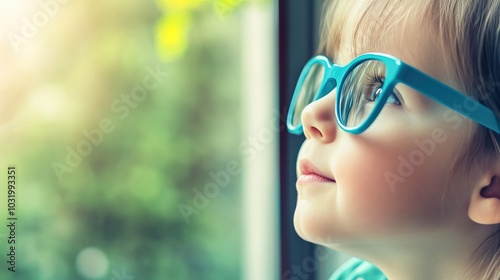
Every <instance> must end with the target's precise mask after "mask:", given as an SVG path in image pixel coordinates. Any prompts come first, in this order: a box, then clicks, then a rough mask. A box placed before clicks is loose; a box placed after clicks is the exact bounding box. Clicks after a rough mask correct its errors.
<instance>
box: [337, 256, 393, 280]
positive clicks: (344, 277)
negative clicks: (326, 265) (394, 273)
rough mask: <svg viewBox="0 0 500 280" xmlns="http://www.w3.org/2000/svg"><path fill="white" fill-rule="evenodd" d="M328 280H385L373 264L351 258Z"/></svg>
mask: <svg viewBox="0 0 500 280" xmlns="http://www.w3.org/2000/svg"><path fill="white" fill-rule="evenodd" d="M330 280H387V277H385V275H384V273H382V271H380V270H379V269H378V268H377V267H375V266H374V265H373V264H370V263H368V262H365V261H363V260H360V259H356V258H352V259H350V260H348V261H347V262H346V263H344V264H343V265H342V266H340V267H339V269H337V270H336V271H335V273H333V275H332V277H330Z"/></svg>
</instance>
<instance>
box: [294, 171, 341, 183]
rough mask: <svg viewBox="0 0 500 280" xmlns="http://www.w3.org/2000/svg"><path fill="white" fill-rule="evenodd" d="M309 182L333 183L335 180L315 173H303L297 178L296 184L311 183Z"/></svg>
mask: <svg viewBox="0 0 500 280" xmlns="http://www.w3.org/2000/svg"><path fill="white" fill-rule="evenodd" d="M311 183H335V180H332V179H330V178H327V177H323V176H321V175H318V174H315V173H311V174H303V175H300V176H299V178H297V185H303V184H311Z"/></svg>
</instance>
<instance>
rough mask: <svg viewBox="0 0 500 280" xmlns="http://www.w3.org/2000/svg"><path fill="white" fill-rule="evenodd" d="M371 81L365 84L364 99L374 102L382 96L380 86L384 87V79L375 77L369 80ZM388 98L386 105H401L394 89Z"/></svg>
mask: <svg viewBox="0 0 500 280" xmlns="http://www.w3.org/2000/svg"><path fill="white" fill-rule="evenodd" d="M370 80H371V81H370V82H368V83H367V85H366V87H365V94H364V96H365V99H366V100H367V101H369V102H375V101H376V100H377V98H378V97H379V96H380V94H382V86H383V85H384V78H383V77H380V76H379V75H376V76H375V77H372V78H371V79H370ZM394 91H395V92H392V93H391V95H390V96H389V98H387V101H386V103H390V104H393V105H401V101H400V100H399V98H398V97H397V95H398V92H397V91H396V90H395V89H394Z"/></svg>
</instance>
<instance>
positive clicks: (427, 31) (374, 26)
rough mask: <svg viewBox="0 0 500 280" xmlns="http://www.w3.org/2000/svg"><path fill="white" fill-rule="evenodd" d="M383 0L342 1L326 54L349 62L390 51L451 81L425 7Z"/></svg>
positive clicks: (423, 69) (439, 42) (431, 73)
mask: <svg viewBox="0 0 500 280" xmlns="http://www.w3.org/2000/svg"><path fill="white" fill-rule="evenodd" d="M344 2H345V3H344ZM383 2H385V1H373V2H370V3H369V4H370V5H368V4H366V3H367V1H364V0H360V1H350V2H347V1H340V3H341V4H340V6H338V7H337V8H336V11H335V13H334V14H333V15H332V16H333V20H332V22H331V27H330V34H329V38H328V40H329V41H330V44H327V46H330V47H327V49H326V50H325V52H326V55H328V56H329V57H331V58H332V59H333V60H334V62H335V63H337V64H346V63H348V62H349V61H350V60H352V59H353V58H354V57H356V56H358V55H360V54H362V53H367V52H381V53H387V54H390V55H394V56H396V57H398V58H400V59H402V60H403V61H405V62H407V63H409V64H411V65H413V66H414V67H416V68H418V69H420V70H422V71H424V72H425V73H427V74H429V75H431V76H434V77H436V78H438V79H440V80H443V81H448V80H449V79H450V77H449V75H448V72H449V71H446V67H445V65H446V61H445V56H444V54H443V51H442V44H441V41H440V39H439V36H438V33H437V29H436V28H435V27H434V26H433V25H432V23H431V22H430V21H429V20H424V17H425V15H426V14H425V13H426V12H425V11H424V10H423V9H424V8H423V7H420V6H419V5H415V7H413V8H411V7H410V6H409V5H410V4H406V5H403V4H401V5H400V6H398V5H396V4H393V3H394V1H391V4H388V3H389V1H387V3H383ZM398 2H399V1H398ZM402 2H405V1H402ZM402 2H400V3H402ZM406 2H407V1H406ZM417 2H418V1H417Z"/></svg>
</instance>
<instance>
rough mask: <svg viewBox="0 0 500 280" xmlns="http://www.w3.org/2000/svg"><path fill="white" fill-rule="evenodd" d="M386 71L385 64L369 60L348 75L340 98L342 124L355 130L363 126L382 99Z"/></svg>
mask: <svg viewBox="0 0 500 280" xmlns="http://www.w3.org/2000/svg"><path fill="white" fill-rule="evenodd" d="M385 74H386V69H385V65H384V63H382V62H380V61H377V60H367V61H364V62H362V63H360V64H358V65H357V66H355V67H354V68H353V69H351V71H350V72H349V73H348V74H347V76H346V78H345V80H344V82H343V85H342V89H341V91H340V96H339V105H340V106H339V112H338V113H339V116H340V121H341V122H342V124H344V125H345V126H347V127H349V128H354V127H357V126H359V125H360V124H362V123H363V122H364V121H366V119H367V118H368V116H369V115H370V113H371V112H372V111H373V108H374V107H375V106H374V105H375V102H376V101H377V100H378V98H379V97H380V93H381V88H382V86H383V83H384V79H385Z"/></svg>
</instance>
